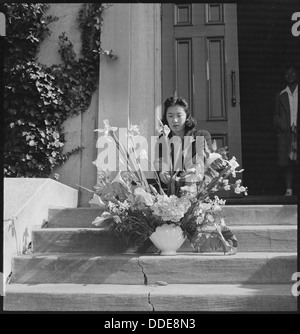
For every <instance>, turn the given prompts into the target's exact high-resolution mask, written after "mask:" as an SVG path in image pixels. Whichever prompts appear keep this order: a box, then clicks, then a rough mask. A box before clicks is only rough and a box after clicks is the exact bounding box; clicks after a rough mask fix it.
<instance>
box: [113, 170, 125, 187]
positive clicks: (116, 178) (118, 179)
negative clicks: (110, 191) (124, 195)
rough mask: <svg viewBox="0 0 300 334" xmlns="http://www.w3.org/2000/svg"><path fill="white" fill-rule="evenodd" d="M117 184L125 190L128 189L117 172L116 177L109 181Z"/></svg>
mask: <svg viewBox="0 0 300 334" xmlns="http://www.w3.org/2000/svg"><path fill="white" fill-rule="evenodd" d="M114 182H118V183H120V184H121V185H122V186H123V187H124V188H125V189H127V190H129V189H128V185H127V184H126V183H125V181H124V180H123V179H122V175H121V172H119V173H118V174H117V175H116V177H115V178H114V179H113V180H112V181H111V183H114Z"/></svg>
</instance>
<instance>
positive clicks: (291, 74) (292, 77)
mask: <svg viewBox="0 0 300 334" xmlns="http://www.w3.org/2000/svg"><path fill="white" fill-rule="evenodd" d="M285 80H286V81H287V82H288V83H290V84H292V83H294V82H297V80H298V74H297V71H296V69H294V68H293V67H291V68H289V69H288V70H287V71H286V72H285Z"/></svg>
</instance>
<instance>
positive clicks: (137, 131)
mask: <svg viewBox="0 0 300 334" xmlns="http://www.w3.org/2000/svg"><path fill="white" fill-rule="evenodd" d="M128 132H130V133H131V134H132V135H133V132H136V133H137V134H140V129H139V127H138V126H137V125H132V124H131V125H130V127H129V129H128Z"/></svg>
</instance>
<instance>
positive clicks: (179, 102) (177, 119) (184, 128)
mask: <svg viewBox="0 0 300 334" xmlns="http://www.w3.org/2000/svg"><path fill="white" fill-rule="evenodd" d="M162 123H163V124H164V125H167V126H168V127H169V128H170V130H171V131H170V133H169V135H168V137H169V139H171V138H172V137H173V136H178V137H180V138H181V139H182V148H184V137H185V136H191V137H193V138H196V137H197V136H200V137H204V143H205V145H207V146H208V148H209V149H210V148H211V136H210V134H209V132H208V131H206V130H198V129H197V128H196V125H197V122H196V120H195V119H193V118H192V116H191V113H190V111H189V106H188V103H187V102H186V100H185V99H183V98H181V97H174V96H171V97H168V98H167V99H166V100H165V102H164V113H163V117H162ZM196 153H197V152H196V142H193V144H192V156H193V157H194V156H195V155H196ZM159 156H160V159H161V160H162V159H163V158H164V157H163V156H162V155H161V154H160V155H159ZM173 157H174V152H172V158H173ZM182 167H183V169H184V167H185V166H184V159H183V161H182ZM159 176H160V179H161V181H162V182H163V183H165V184H167V183H168V182H169V180H170V173H169V171H160V173H159Z"/></svg>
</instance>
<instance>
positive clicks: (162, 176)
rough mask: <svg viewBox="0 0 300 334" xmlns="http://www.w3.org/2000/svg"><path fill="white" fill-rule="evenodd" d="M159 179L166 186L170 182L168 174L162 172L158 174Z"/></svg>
mask: <svg viewBox="0 0 300 334" xmlns="http://www.w3.org/2000/svg"><path fill="white" fill-rule="evenodd" d="M159 178H160V179H161V181H162V182H163V183H165V184H168V183H169V182H170V180H171V176H170V172H167V171H164V172H160V173H159Z"/></svg>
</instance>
